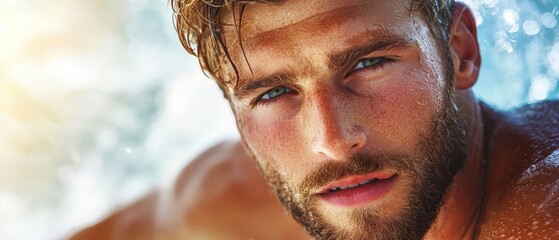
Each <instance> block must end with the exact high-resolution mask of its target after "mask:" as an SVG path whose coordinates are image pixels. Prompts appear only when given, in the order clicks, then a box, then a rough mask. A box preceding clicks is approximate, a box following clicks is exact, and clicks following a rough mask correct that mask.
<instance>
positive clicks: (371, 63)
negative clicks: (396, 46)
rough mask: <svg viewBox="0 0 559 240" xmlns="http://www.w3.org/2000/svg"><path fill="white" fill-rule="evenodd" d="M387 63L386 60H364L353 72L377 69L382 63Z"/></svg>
mask: <svg viewBox="0 0 559 240" xmlns="http://www.w3.org/2000/svg"><path fill="white" fill-rule="evenodd" d="M384 61H386V59H385V58H367V59H363V60H361V61H359V62H358V63H357V65H356V66H355V67H354V68H353V70H359V69H362V68H368V67H375V66H377V65H379V64H381V63H382V62H384Z"/></svg>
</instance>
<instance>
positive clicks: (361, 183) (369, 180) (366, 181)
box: [359, 179, 372, 185]
mask: <svg viewBox="0 0 559 240" xmlns="http://www.w3.org/2000/svg"><path fill="white" fill-rule="evenodd" d="M370 182H372V180H371V179H368V180H365V181H363V182H360V183H359V185H365V184H367V183H370Z"/></svg>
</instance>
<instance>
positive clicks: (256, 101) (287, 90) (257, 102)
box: [253, 57, 395, 106]
mask: <svg viewBox="0 0 559 240" xmlns="http://www.w3.org/2000/svg"><path fill="white" fill-rule="evenodd" d="M371 60H380V62H377V63H375V64H374V65H372V66H363V67H361V68H358V69H356V68H357V66H358V65H359V64H362V63H363V62H364V61H371ZM394 61H395V59H394V58H388V57H374V58H365V59H361V60H359V61H358V62H357V64H356V66H355V67H354V68H353V69H352V70H351V71H350V72H349V74H352V73H354V72H359V71H362V70H365V69H372V70H374V69H377V68H384V67H385V65H386V64H389V63H392V62H394ZM362 65H364V64H362ZM349 74H348V75H349ZM278 88H285V92H283V93H281V94H280V95H278V96H277V97H274V98H271V99H263V97H264V96H265V95H266V94H269V93H271V92H272V91H274V90H276V89H278ZM293 91H294V90H293V89H291V88H288V87H286V86H277V87H273V88H272V89H270V90H268V91H266V92H264V93H262V94H260V95H259V96H258V97H257V98H256V99H254V101H253V106H257V105H269V104H272V103H275V102H276V100H277V99H278V98H279V97H281V96H283V95H285V94H289V93H292V92H293Z"/></svg>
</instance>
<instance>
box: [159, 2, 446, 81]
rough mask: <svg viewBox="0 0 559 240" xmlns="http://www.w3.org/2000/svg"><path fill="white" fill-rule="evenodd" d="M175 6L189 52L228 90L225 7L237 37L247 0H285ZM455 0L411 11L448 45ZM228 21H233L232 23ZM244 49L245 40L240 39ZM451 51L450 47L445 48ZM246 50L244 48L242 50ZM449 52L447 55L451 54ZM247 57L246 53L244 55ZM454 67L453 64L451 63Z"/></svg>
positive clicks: (420, 5)
mask: <svg viewBox="0 0 559 240" xmlns="http://www.w3.org/2000/svg"><path fill="white" fill-rule="evenodd" d="M169 1H170V5H171V7H172V9H173V12H174V14H173V17H174V18H173V19H174V23H175V28H176V30H177V33H178V36H179V40H180V42H181V44H182V45H183V47H184V48H185V49H186V51H187V52H188V53H189V54H192V55H194V56H195V57H196V58H198V61H199V63H200V67H201V68H202V70H203V71H204V73H205V74H206V75H207V76H209V77H210V78H213V79H215V80H216V82H217V84H218V85H219V87H220V88H221V89H222V90H224V91H225V89H227V87H226V86H227V85H228V84H230V83H231V81H228V80H225V79H226V76H224V72H223V71H221V68H222V67H223V64H224V63H227V62H228V63H230V64H231V66H232V68H233V70H234V72H235V74H236V75H237V78H238V77H239V75H238V70H237V66H236V64H235V63H234V62H233V61H232V60H231V57H230V55H229V50H228V48H227V44H226V39H225V37H224V35H223V26H226V25H227V23H224V22H223V20H222V18H221V16H220V14H223V13H222V10H223V9H224V8H229V9H230V10H231V11H232V12H238V16H236V15H235V14H233V18H234V19H233V21H234V23H233V24H234V27H235V29H236V34H237V39H241V38H240V34H241V33H240V28H241V21H240V19H242V14H243V11H244V8H245V6H246V5H247V4H253V3H265V4H281V3H282V2H284V0H169ZM453 4H454V0H412V2H411V6H410V7H409V10H410V11H419V13H420V16H421V18H423V20H424V21H425V22H426V23H427V24H428V26H429V28H430V31H431V34H433V36H434V37H435V38H436V39H437V41H439V43H440V44H442V46H443V48H444V47H447V48H448V37H449V30H450V24H451V22H452V9H451V8H452V5H453ZM229 25H231V24H230V23H229ZM239 45H240V47H241V51H242V43H241V42H240V41H239ZM446 52H448V51H446ZM243 54H244V51H243ZM448 54H449V53H446V54H445V55H448ZM245 59H246V57H245ZM450 67H452V64H450Z"/></svg>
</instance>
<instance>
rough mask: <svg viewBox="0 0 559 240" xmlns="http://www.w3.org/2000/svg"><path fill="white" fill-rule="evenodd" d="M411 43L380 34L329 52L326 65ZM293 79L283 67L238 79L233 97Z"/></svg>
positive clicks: (332, 66) (338, 64) (335, 67)
mask: <svg viewBox="0 0 559 240" xmlns="http://www.w3.org/2000/svg"><path fill="white" fill-rule="evenodd" d="M411 45H412V43H411V41H409V40H406V39H404V38H402V37H400V36H394V35H389V36H382V37H381V38H380V39H375V40H370V41H367V43H365V44H361V45H358V46H356V47H352V48H349V49H345V50H342V51H340V52H337V53H331V54H329V57H328V59H329V60H328V67H329V68H330V69H333V70H339V69H340V68H342V67H343V66H346V65H348V64H349V63H351V62H352V61H354V60H355V59H357V58H360V57H363V56H365V55H367V54H370V53H372V52H379V51H389V50H391V49H396V48H405V47H409V46H411ZM294 81H295V74H294V73H293V71H289V69H283V70H281V71H279V72H276V73H273V74H271V75H268V76H264V77H262V78H258V79H255V80H252V81H251V80H248V79H240V81H239V83H240V84H239V86H238V87H237V89H236V90H235V93H234V95H235V97H237V98H241V99H242V98H245V97H247V96H248V95H250V94H251V92H252V91H254V90H256V89H261V88H272V87H276V86H285V85H293V84H294ZM245 83H246V84H245Z"/></svg>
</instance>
